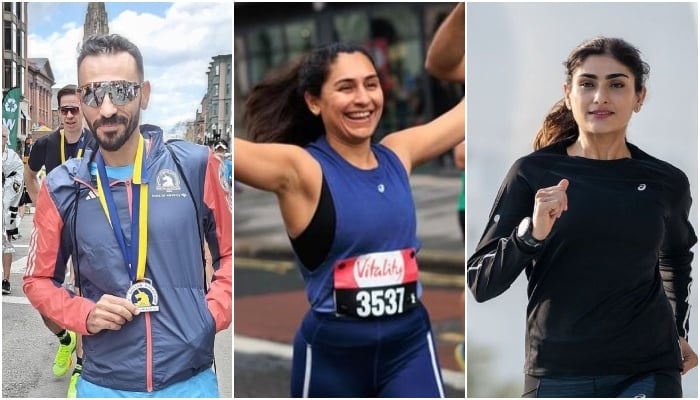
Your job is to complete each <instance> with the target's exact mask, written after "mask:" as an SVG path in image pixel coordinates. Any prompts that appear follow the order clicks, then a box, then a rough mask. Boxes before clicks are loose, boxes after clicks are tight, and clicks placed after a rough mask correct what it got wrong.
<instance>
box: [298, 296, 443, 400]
mask: <svg viewBox="0 0 700 400" xmlns="http://www.w3.org/2000/svg"><path fill="white" fill-rule="evenodd" d="M291 395H292V397H413V398H416V397H440V398H441V397H445V395H444V391H443V383H442V375H441V372H440V363H439V362H438V358H437V352H436V347H435V341H434V339H433V336H432V332H431V327H430V320H429V319H428V313H427V312H426V310H425V308H424V307H423V306H422V305H420V306H419V307H417V308H415V309H413V310H411V311H409V312H407V313H406V314H403V315H399V316H393V317H385V318H376V319H366V320H364V319H356V318H348V317H336V316H335V315H332V314H322V313H317V312H314V311H309V312H308V313H307V314H306V316H305V317H304V321H303V322H302V325H301V327H300V328H299V330H298V331H297V334H296V336H295V338H294V357H293V360H292V382H291Z"/></svg>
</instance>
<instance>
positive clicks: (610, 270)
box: [467, 37, 697, 397]
mask: <svg viewBox="0 0 700 400" xmlns="http://www.w3.org/2000/svg"><path fill="white" fill-rule="evenodd" d="M564 66H565V68H566V73H567V75H566V83H565V84H564V87H563V92H564V99H563V100H561V101H559V102H558V103H557V104H556V105H555V106H554V108H553V109H552V110H551V112H550V113H549V115H547V117H546V119H545V121H544V124H543V126H542V128H541V129H540V131H539V132H538V133H537V136H536V138H535V144H534V147H535V150H536V151H535V152H533V153H531V154H529V155H526V156H524V157H521V158H520V159H518V160H517V161H516V162H515V163H514V164H513V166H512V167H511V169H510V171H509V172H508V175H507V176H506V178H505V180H504V181H503V184H502V186H501V189H500V191H499V194H498V196H497V198H496V200H495V202H494V205H493V207H492V210H491V214H490V215H489V222H488V223H487V226H486V229H485V230H484V234H483V236H482V238H481V240H480V242H479V244H478V246H477V249H476V251H475V252H474V254H473V255H472V256H471V257H470V258H469V260H468V263H467V264H468V265H467V266H468V269H467V281H468V284H469V287H470V289H471V291H472V293H473V295H474V297H475V299H476V300H477V301H478V302H483V301H486V300H489V299H491V298H494V297H496V296H499V295H501V294H502V293H503V292H505V291H506V290H507V289H508V288H509V287H510V286H511V285H512V284H513V282H514V281H515V280H516V278H517V277H518V276H519V275H520V274H521V272H522V271H523V269H524V270H525V273H526V275H527V279H528V289H527V298H528V305H527V335H526V345H525V348H526V360H525V374H526V375H525V385H524V391H523V393H524V396H525V397H681V396H682V386H681V374H685V373H686V372H688V371H690V370H691V369H693V368H695V366H697V355H696V354H695V352H694V350H693V349H692V347H691V346H690V345H689V344H688V341H687V340H688V330H689V322H688V316H689V285H690V282H691V261H692V259H693V253H692V252H691V248H692V247H693V246H694V245H695V244H696V242H697V237H696V235H695V231H694V229H693V227H692V225H691V224H690V221H689V219H688V215H689V212H690V206H691V195H690V185H689V182H688V178H687V177H686V175H685V173H683V172H682V171H681V170H679V169H678V168H676V167H674V166H672V165H671V164H669V163H667V162H664V161H661V160H658V159H656V158H654V157H652V156H651V155H649V154H647V153H646V152H644V151H642V150H641V149H640V148H638V147H637V146H635V145H633V144H631V143H629V142H628V141H627V126H628V124H629V122H630V119H631V117H632V115H633V113H638V112H640V111H641V107H642V102H643V101H644V98H645V96H646V86H645V82H646V78H647V75H648V73H649V66H648V65H647V63H646V62H644V61H643V60H642V58H641V56H640V52H639V50H637V48H635V47H634V46H632V45H631V44H629V43H627V42H626V41H624V40H622V39H617V38H606V37H595V38H593V39H590V40H587V41H585V42H584V43H582V44H581V45H579V46H578V47H576V48H575V49H574V50H573V51H572V52H571V54H570V55H569V57H568V59H567V60H566V62H565V63H564Z"/></svg>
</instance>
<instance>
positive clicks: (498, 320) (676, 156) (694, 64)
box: [466, 3, 699, 397]
mask: <svg viewBox="0 0 700 400" xmlns="http://www.w3.org/2000/svg"><path fill="white" fill-rule="evenodd" d="M697 22H698V21H697V3H561V4H560V3H469V4H468V5H467V92H468V96H467V110H468V114H467V116H468V118H467V171H468V173H467V248H466V255H467V257H468V256H470V255H471V254H472V253H473V251H474V249H475V248H476V244H477V243H478V241H479V239H480V238H481V235H482V233H483V229H484V227H485V226H486V221H487V219H488V214H489V211H490V210H491V206H492V204H493V200H494V199H495V196H496V193H497V191H498V188H499V187H500V185H501V182H502V180H503V178H504V177H505V174H506V172H507V171H508V169H509V168H510V166H511V164H512V163H513V162H514V161H515V160H516V159H517V158H519V157H521V156H523V155H525V154H528V153H529V152H531V151H532V140H533V139H534V136H535V134H536V132H537V130H538V129H539V127H540V126H541V124H542V121H543V119H544V117H545V115H546V114H547V112H548V110H549V109H550V107H551V106H552V105H554V103H555V102H556V101H558V100H559V99H561V98H562V97H563V90H562V86H563V83H564V80H565V74H564V67H563V65H562V63H563V62H564V61H565V59H566V57H567V56H568V54H569V52H570V51H571V50H572V49H573V48H574V47H576V46H577V45H578V44H580V43H581V42H583V41H584V40H586V39H589V38H591V37H593V36H597V35H603V36H612V37H620V38H623V39H625V40H627V41H629V42H630V43H632V44H633V45H635V46H636V47H637V48H638V49H639V50H640V51H641V52H642V57H643V59H644V60H645V61H646V62H647V63H649V65H650V67H651V72H650V75H649V79H648V82H647V89H648V92H647V97H646V100H645V102H644V107H643V108H642V111H641V112H640V113H639V114H634V116H633V118H632V121H631V123H630V125H629V127H628V140H629V141H630V142H631V143H634V144H635V145H637V146H639V147H640V148H641V149H642V150H645V151H647V152H648V153H650V154H651V155H653V156H655V157H657V158H660V159H662V160H665V161H668V162H670V163H671V164H673V165H675V166H676V167H678V168H680V169H681V170H683V171H684V172H685V173H686V174H687V176H688V178H689V180H690V185H691V192H692V194H693V200H694V206H693V207H692V209H691V215H690V219H691V222H692V223H693V225H694V227H695V229H696V232H697V231H698V230H699V229H698V223H697V221H698V214H697V211H698V210H697V201H698V191H697V187H698V186H697V184H698V152H697V151H698V42H697V38H698V32H697ZM693 251H694V252H695V253H696V254H697V246H696V247H695V248H694V249H693ZM697 276H698V272H697V257H696V259H695V260H694V262H693V282H694V286H693V287H692V288H691V305H692V308H691V330H690V340H689V343H690V344H691V345H692V346H693V348H694V349H695V351H696V352H698V350H699V349H698V340H697V338H698V332H697V327H698V318H697V316H698V314H697V310H698V307H697V300H698V296H697V286H696V285H697ZM526 304H527V295H526V280H525V276H524V274H522V275H521V276H520V278H518V280H517V281H516V282H515V283H514V284H513V286H512V287H511V288H510V289H509V290H508V291H506V292H505V293H504V294H502V295H501V296H499V297H497V298H495V299H493V300H490V301H488V302H486V303H483V304H478V303H476V302H475V301H474V299H473V297H472V296H471V294H468V295H467V338H468V339H467V343H468V346H467V371H468V373H467V396H468V397H518V396H520V395H521V393H522V386H523V365H524V353H525V307H526ZM683 391H684V396H685V397H697V396H698V372H697V368H696V369H694V370H693V371H692V372H691V373H689V374H687V375H686V376H684V377H683Z"/></svg>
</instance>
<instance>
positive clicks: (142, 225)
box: [24, 35, 232, 397]
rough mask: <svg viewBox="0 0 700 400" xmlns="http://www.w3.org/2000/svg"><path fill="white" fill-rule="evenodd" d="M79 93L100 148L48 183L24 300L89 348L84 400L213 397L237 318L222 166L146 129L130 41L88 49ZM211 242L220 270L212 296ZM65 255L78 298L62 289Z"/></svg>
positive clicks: (111, 38) (144, 86) (91, 41)
mask: <svg viewBox="0 0 700 400" xmlns="http://www.w3.org/2000/svg"><path fill="white" fill-rule="evenodd" d="M78 81H79V87H78V93H79V98H80V101H81V108H82V112H83V116H84V117H85V120H86V122H87V124H88V126H89V127H90V130H91V131H92V132H93V133H94V135H95V138H96V140H97V143H98V145H99V148H98V150H96V151H94V152H92V151H87V152H86V154H85V157H84V158H82V159H79V160H70V161H68V162H66V163H65V164H64V165H62V166H60V167H59V168H57V169H56V170H54V172H52V173H51V174H49V175H48V176H47V177H46V180H45V182H46V184H44V185H43V186H42V188H41V190H40V192H39V198H38V205H37V215H36V216H35V218H34V225H35V234H34V236H33V237H32V241H31V242H30V254H32V256H30V257H29V262H28V265H27V272H26V274H25V277H24V291H25V293H26V295H27V298H28V299H29V300H30V302H31V303H32V305H33V306H34V307H36V308H37V309H39V311H40V312H42V313H45V314H46V315H47V316H49V317H51V318H53V319H55V320H56V321H57V322H59V323H61V324H63V325H65V326H66V327H68V328H70V329H73V330H75V331H76V332H78V333H80V334H83V335H85V336H84V339H83V341H84V343H85V362H84V363H85V369H84V371H83V374H82V375H81V376H80V378H79V379H78V383H77V395H78V397H141V396H149V397H218V384H217V378H216V375H215V374H214V372H213V371H212V364H213V360H214V336H215V334H216V332H218V331H221V330H223V329H226V328H227V327H228V326H229V325H230V323H231V318H232V297H231V294H232V288H231V281H232V269H231V262H232V259H231V257H232V256H231V255H232V243H231V236H232V235H231V204H230V203H229V202H227V197H226V195H227V193H226V191H225V190H224V188H225V187H226V186H225V185H224V183H223V182H220V178H219V176H220V175H222V174H220V173H219V172H220V170H221V168H223V166H222V164H221V161H220V160H219V159H218V158H217V157H216V156H215V155H214V154H213V153H212V152H211V151H210V149H208V148H207V147H204V146H200V145H196V144H194V143H189V142H184V141H174V142H169V143H164V142H163V132H162V130H161V129H160V128H158V127H156V126H152V125H140V126H139V122H140V112H141V109H144V110H145V109H146V107H147V106H148V100H149V96H150V92H151V86H150V83H149V82H148V81H145V80H144V69H143V58H142V56H141V53H140V51H139V49H138V48H137V47H136V46H135V45H134V44H133V43H131V42H130V41H128V40H127V39H125V38H124V37H122V36H119V35H100V36H93V37H90V38H88V40H86V41H85V43H84V44H83V47H82V48H81V50H80V54H79V56H78ZM164 182H170V183H172V184H171V185H164ZM40 213H41V215H40ZM76 226H79V227H80V228H79V229H76ZM204 239H206V243H207V244H208V246H209V250H210V252H211V255H212V261H213V267H214V270H215V273H214V276H213V278H212V282H211V286H210V287H209V288H207V287H206V279H205V273H204V255H203V248H202V246H203V243H204ZM66 253H72V256H73V259H74V260H75V270H76V281H77V282H79V283H80V288H81V291H82V295H83V297H74V296H72V294H71V293H69V292H68V291H66V290H64V289H62V288H61V287H60V283H61V282H60V281H61V279H62V277H63V271H62V269H63V267H62V265H64V263H62V262H61V261H62V260H61V258H62V257H65V254H66Z"/></svg>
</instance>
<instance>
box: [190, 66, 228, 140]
mask: <svg viewBox="0 0 700 400" xmlns="http://www.w3.org/2000/svg"><path fill="white" fill-rule="evenodd" d="M231 67H232V55H231V54H225V55H218V56H214V57H212V60H211V62H210V63H209V70H208V71H207V81H208V85H207V94H206V95H205V97H204V99H203V100H202V112H201V113H198V114H197V119H196V121H195V123H199V125H198V126H197V128H199V132H201V133H203V136H204V144H206V145H209V146H210V145H212V144H214V143H216V142H218V141H219V140H223V141H225V142H226V143H229V144H230V143H231V129H232V126H231V121H232V120H231V111H232V110H231V105H232V104H231V100H232V98H231V83H232V79H231V78H232V75H231ZM202 122H203V124H202ZM197 128H195V129H197Z"/></svg>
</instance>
